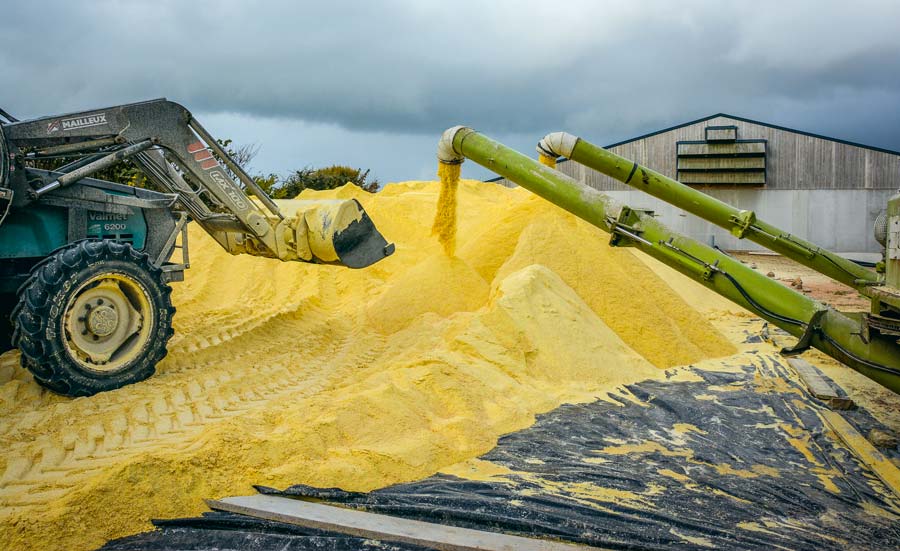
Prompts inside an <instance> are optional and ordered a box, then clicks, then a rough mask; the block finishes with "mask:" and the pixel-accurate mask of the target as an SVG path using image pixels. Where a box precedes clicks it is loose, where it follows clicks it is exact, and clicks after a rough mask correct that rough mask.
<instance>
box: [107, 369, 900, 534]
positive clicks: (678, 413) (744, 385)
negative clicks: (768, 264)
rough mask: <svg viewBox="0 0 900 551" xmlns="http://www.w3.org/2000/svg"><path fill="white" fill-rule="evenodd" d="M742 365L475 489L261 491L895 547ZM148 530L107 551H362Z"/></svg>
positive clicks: (579, 527)
mask: <svg viewBox="0 0 900 551" xmlns="http://www.w3.org/2000/svg"><path fill="white" fill-rule="evenodd" d="M739 358H740V357H739ZM743 358H745V359H746V361H745V365H740V364H737V365H733V366H731V367H732V369H731V370H730V371H704V370H701V369H695V370H694V373H696V375H698V378H699V379H701V380H696V381H690V382H677V381H646V382H642V383H639V384H635V385H630V386H628V387H627V392H626V393H624V394H621V395H619V396H618V398H617V401H616V400H613V401H598V402H595V403H591V404H583V405H565V406H562V407H560V408H558V409H557V410H555V411H553V412H550V413H548V414H545V415H543V416H541V417H540V418H539V419H538V421H537V423H536V424H535V425H534V426H532V427H530V428H528V429H526V430H523V431H520V432H518V433H514V434H510V435H507V436H504V437H503V438H501V439H500V441H499V443H498V445H497V447H496V448H495V449H494V450H492V451H491V452H489V453H488V454H486V455H484V456H482V457H481V458H480V461H481V462H487V464H489V465H491V466H492V467H493V470H494V471H497V472H501V475H500V476H499V477H497V476H495V477H488V478H485V477H484V476H481V475H478V474H477V472H478V466H479V465H484V463H479V462H474V463H472V465H473V468H474V471H473V478H474V479H468V478H461V477H459V476H451V475H448V474H437V475H435V476H432V477H430V478H428V479H425V480H421V481H417V482H412V483H408V484H401V485H396V486H393V487H389V488H385V489H382V490H377V491H374V492H370V493H366V494H361V493H352V492H345V491H342V490H338V489H318V488H312V487H309V486H303V485H297V486H292V487H290V488H288V489H286V490H283V491H279V490H275V489H272V488H264V487H260V488H258V489H259V491H261V492H263V493H267V494H274V495H282V496H289V497H307V498H309V497H312V498H316V499H323V500H326V501H329V502H333V503H338V504H341V505H343V506H349V507H357V508H361V509H364V510H367V511H370V512H374V513H381V514H388V515H396V516H402V517H406V518H412V519H417V520H424V521H429V522H437V523H445V524H450V525H456V526H463V527H467V528H475V529H480V530H493V531H502V532H507V533H511V534H516V535H524V536H532V537H543V538H552V539H560V540H565V541H571V542H576V543H581V544H587V545H595V546H598V547H603V548H609V549H672V548H678V549H710V548H715V549H767V550H768V549H792V550H793V549H817V550H821V549H847V548H851V549H872V550H876V549H898V548H900V527H898V523H897V520H898V519H900V516H898V511H900V503H898V500H897V498H896V496H894V495H893V494H891V493H890V491H889V489H887V488H886V487H885V486H884V485H883V484H882V483H881V482H880V481H879V480H878V479H877V478H876V477H874V476H873V475H872V474H871V473H870V472H869V471H867V470H866V469H865V468H864V467H863V466H862V465H861V464H860V463H859V462H858V461H857V459H856V458H855V457H854V456H852V454H851V453H850V452H849V451H848V450H846V449H845V448H844V447H842V446H841V445H840V444H839V443H838V442H837V441H836V439H835V437H834V436H833V435H832V434H830V430H829V429H828V427H827V425H826V424H825V423H824V422H823V420H822V418H821V417H820V416H819V414H818V412H819V411H820V410H821V409H820V408H821V407H822V406H821V404H819V403H818V402H816V401H815V400H814V399H812V398H810V397H809V396H808V395H807V394H806V393H805V392H804V391H803V390H802V389H801V388H800V387H799V386H798V385H797V384H795V383H793V382H791V381H790V380H789V378H788V373H787V369H788V368H787V367H786V366H785V365H784V364H783V363H782V360H781V359H780V358H779V357H778V356H775V355H772V354H758V355H756V356H749V355H745V356H743ZM735 361H736V360H735ZM613 397H614V398H615V397H616V396H615V395H614V396H613ZM845 413H846V415H847V418H848V420H850V421H851V423H853V424H854V425H856V426H857V428H858V429H859V430H860V431H861V432H863V433H865V432H866V431H868V430H869V429H871V428H874V427H877V426H878V423H877V422H876V421H875V419H873V418H872V417H871V416H870V415H869V414H868V413H866V412H865V411H864V410H856V411H853V412H845ZM891 453H893V454H894V455H896V452H889V453H888V454H889V455H890V454H891ZM464 471H465V469H463V472H462V475H463V476H467V475H465V472H464ZM456 472H457V473H460V471H459V470H457V471H456ZM156 524H157V526H158V529H157V530H156V531H153V532H148V533H145V534H139V535H137V536H132V537H130V538H124V539H121V540H117V541H115V542H110V543H109V544H108V545H107V546H106V547H104V549H105V550H109V551H112V550H119V551H122V550H132V549H147V550H158V549H197V550H199V549H269V548H277V549H359V548H364V547H363V543H364V542H362V541H361V540H359V539H357V538H347V537H342V536H339V535H336V534H322V533H312V532H310V531H304V530H302V529H300V528H297V527H292V526H289V525H282V524H280V523H272V522H268V521H262V520H256V519H252V518H249V517H242V516H240V515H230V514H224V513H212V514H209V515H206V516H204V517H201V518H196V519H179V520H176V521H157V523H156ZM249 542H257V543H254V545H262V546H261V547H260V546H257V547H252V546H250V545H249V544H248V543H249ZM370 543H372V544H373V545H374V544H375V543H374V542H370ZM379 545H384V546H385V547H382V548H384V549H418V548H417V547H413V546H406V547H404V546H400V545H395V546H392V544H386V543H380V544H379Z"/></svg>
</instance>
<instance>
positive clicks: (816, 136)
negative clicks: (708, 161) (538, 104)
mask: <svg viewBox="0 0 900 551" xmlns="http://www.w3.org/2000/svg"><path fill="white" fill-rule="evenodd" d="M716 117H726V118H729V119H734V120H736V121H741V122H749V123H751V124H758V125H760V126H767V127H769V128H774V129H776V130H783V131H785V132H793V133H794V134H802V135H804V136H810V137H812V138H819V139H822V140H829V141H832V142H838V143H842V144H846V145H852V146H854V147H861V148H863V149H871V150H872V151H880V152H881V153H888V154H891V155H900V151H893V150H891V149H885V148H883V147H875V146H872V145H866V144H861V143H857V142H851V141H847V140H842V139H840V138H832V137H830V136H823V135H821V134H813V133H812V132H804V131H803V130H797V129H796V128H788V127H786V126H778V125H777V124H771V123H768V122H762V121H757V120H753V119H748V118H746V117H738V116H736V115H729V114H728V113H716V114H715V115H709V116H707V117H703V118H700V119H697V120H693V121H688V122H685V123H681V124H676V125H675V126H670V127H668V128H663V129H662V130H656V131H654V132H650V133H649V134H643V135H641V136H636V137H634V138H628V139H627V140H622V141H621V142H616V143H612V144H609V145H607V146H605V148H607V149H609V148H610V147H616V146H619V145H624V144H627V143H631V142H636V141H638V140H643V139H645V138H649V137H651V136H656V135H657V134H663V133H665V132H670V131H672V130H677V129H679V128H684V127H685V126H690V125H692V124H697V123H700V122H704V121H708V120H712V119H714V118H716Z"/></svg>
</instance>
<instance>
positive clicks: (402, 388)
mask: <svg viewBox="0 0 900 551" xmlns="http://www.w3.org/2000/svg"><path fill="white" fill-rule="evenodd" d="M448 168H452V167H448ZM455 168H456V169H458V167H455ZM458 187H459V191H458V194H457V195H456V197H457V200H458V203H459V209H460V212H464V213H465V216H463V217H460V218H459V220H458V227H457V228H456V239H455V241H456V243H457V245H458V246H457V248H456V251H455V253H456V254H455V256H453V255H449V256H448V254H446V252H445V249H444V246H445V245H446V244H447V243H452V242H453V241H452V240H446V239H444V237H441V239H442V240H443V245H442V244H441V243H439V242H438V240H436V239H435V238H434V237H433V236H431V235H430V233H429V230H430V228H431V226H432V222H433V214H434V208H435V204H436V203H437V202H438V200H439V197H438V196H439V188H440V186H439V184H438V183H436V182H407V183H402V184H391V185H388V186H386V188H385V189H384V190H382V191H381V192H379V193H377V194H369V193H366V192H363V191H361V190H360V189H359V188H357V187H354V186H350V185H348V186H345V187H343V188H340V189H338V190H333V191H329V192H315V191H306V192H304V193H303V194H302V196H301V197H302V198H309V199H314V198H336V197H340V198H350V197H353V198H356V199H358V200H359V201H360V202H361V203H362V205H363V206H364V207H365V208H366V210H367V211H368V213H369V215H370V216H371V217H372V219H373V221H374V222H375V224H376V225H377V226H378V228H379V229H380V230H381V231H382V232H383V233H384V235H385V236H386V237H387V239H388V240H390V241H393V242H394V243H396V246H397V250H396V252H395V253H394V255H393V256H391V257H389V258H387V259H385V260H384V261H383V262H380V263H378V264H376V265H374V266H372V267H370V268H367V269H364V270H348V269H344V268H339V267H333V266H315V265H308V264H301V263H281V262H278V261H276V260H268V259H262V258H254V257H249V256H231V255H229V254H227V253H226V252H224V251H223V250H222V249H221V248H220V247H219V246H218V245H217V244H216V243H214V242H213V241H212V240H211V239H210V238H209V237H208V236H206V235H205V234H204V233H203V232H202V231H200V230H199V229H198V228H197V227H192V228H191V230H190V239H191V269H190V270H189V271H188V273H187V274H186V280H185V281H184V282H183V283H176V284H173V288H174V293H173V301H174V303H175V305H176V306H177V308H178V314H177V315H176V316H175V325H176V335H175V337H174V338H173V339H172V341H171V343H170V347H169V350H170V352H169V355H168V356H167V357H166V359H165V360H164V361H163V362H162V363H161V364H160V365H159V367H158V370H157V374H156V375H155V376H154V377H152V378H150V379H148V380H147V381H144V382H142V383H139V384H137V385H132V386H129V387H126V388H123V389H119V390H117V391H113V392H107V393H103V394H100V395H97V396H93V397H90V398H78V399H69V398H63V397H59V396H55V395H53V394H50V393H48V392H46V391H43V390H41V389H40V387H38V386H37V385H36V384H35V383H34V381H33V380H32V379H31V377H30V376H29V375H27V374H25V373H24V372H23V370H22V369H21V368H19V367H18V365H17V357H16V355H15V354H13V353H7V354H4V355H3V356H0V419H3V422H2V423H0V541H2V542H4V545H3V547H4V548H7V549H17V550H18V549H74V550H78V549H91V548H95V547H97V546H99V545H101V544H102V543H103V542H104V541H106V540H107V539H109V538H114V537H119V536H123V535H126V534H129V533H134V532H136V531H140V530H144V529H149V528H150V524H149V523H148V519H150V518H166V517H174V516H183V515H193V514H197V513H199V512H201V511H203V510H204V505H203V502H202V499H203V498H218V497H223V496H228V495H239V494H246V493H250V492H252V491H253V490H252V487H251V485H252V484H263V485H268V486H275V487H286V486H288V485H290V484H296V483H305V484H312V485H316V486H324V487H332V486H338V487H341V488H345V489H348V490H362V491H365V490H371V489H374V488H378V487H382V486H385V485H388V484H393V483H397V482H403V481H409V480H414V479H418V478H421V477H426V476H429V475H431V474H433V473H435V472H436V471H438V470H440V469H443V468H447V467H449V466H451V465H453V464H455V463H458V462H461V461H465V460H468V459H471V458H474V457H477V456H479V455H481V454H483V453H485V452H487V451H489V450H490V449H491V448H492V447H493V446H494V445H495V443H496V440H497V438H498V436H500V435H502V434H504V433H507V432H510V431H515V430H519V429H522V428H525V427H527V426H528V425H530V424H531V423H533V422H534V416H535V415H536V414H538V413H541V412H545V411H549V410H551V409H553V408H556V407H557V406H559V405H560V404H561V403H564V402H579V401H581V402H583V401H591V400H594V399H596V398H598V397H603V396H605V395H606V393H607V392H608V391H612V390H613V389H615V388H616V387H618V386H619V385H622V384H625V383H629V382H633V381H637V380H642V379H647V378H654V377H660V376H662V375H663V374H664V372H663V371H662V370H661V369H658V368H665V367H669V366H674V365H680V364H687V363H691V362H695V361H697V360H700V359H702V358H707V357H713V356H722V355H729V354H732V353H733V352H734V348H733V346H732V345H731V344H730V343H729V342H728V341H726V339H725V338H724V337H723V336H722V335H720V334H719V333H718V332H717V331H716V330H715V329H714V328H713V327H712V326H711V325H710V324H709V323H708V322H707V321H706V318H705V317H704V316H703V315H701V314H699V313H698V312H697V311H696V310H694V309H693V308H691V307H690V306H689V305H688V304H687V303H686V302H685V301H684V300H683V299H682V298H680V295H679V294H676V293H673V292H672V289H671V288H670V287H669V286H668V285H667V282H666V281H664V280H663V279H662V278H661V277H660V276H658V275H656V273H655V272H654V271H653V270H651V269H650V268H648V266H647V265H645V264H644V263H643V262H642V261H641V260H639V259H638V258H637V257H636V256H634V254H633V253H632V252H630V251H629V250H626V249H613V248H610V247H609V246H608V245H607V242H608V236H606V235H605V234H603V233H602V232H600V231H599V230H597V229H596V228H594V227H592V226H590V225H588V224H586V223H584V222H582V221H580V220H578V219H576V218H575V217H573V216H570V215H569V214H567V213H565V212H563V211H562V210H560V209H558V208H557V207H555V206H553V205H551V204H549V203H547V202H546V201H543V200H541V199H539V198H537V197H535V196H533V195H532V194H530V193H528V192H527V191H525V190H522V189H507V188H504V187H500V186H494V185H488V184H484V183H479V182H472V181H465V180H463V181H461V182H459V184H458ZM441 227H444V226H441ZM438 233H439V235H442V236H444V235H450V234H441V232H438ZM447 252H453V248H452V246H451V247H450V251H447ZM682 294H683V293H682Z"/></svg>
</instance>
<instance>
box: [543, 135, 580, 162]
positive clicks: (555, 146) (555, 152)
mask: <svg viewBox="0 0 900 551" xmlns="http://www.w3.org/2000/svg"><path fill="white" fill-rule="evenodd" d="M576 143H578V136H573V135H571V134H569V133H568V132H551V133H550V134H547V135H546V136H544V137H543V138H541V141H539V142H538V145H537V152H538V153H543V154H544V155H546V156H548V157H553V158H554V159H555V158H557V157H565V158H566V159H568V158H570V157H571V156H572V150H573V149H575V144H576Z"/></svg>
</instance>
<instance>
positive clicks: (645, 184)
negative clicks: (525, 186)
mask: <svg viewBox="0 0 900 551" xmlns="http://www.w3.org/2000/svg"><path fill="white" fill-rule="evenodd" d="M538 150H539V151H541V152H542V153H544V154H545V155H548V156H551V157H553V158H556V157H566V158H567V159H571V160H572V161H575V162H576V163H579V164H582V165H584V166H587V167H590V168H592V169H594V170H596V171H598V172H601V173H603V174H606V175H607V176H609V177H610V178H614V179H616V180H618V181H620V182H622V183H623V184H626V185H629V186H631V187H633V188H635V189H637V190H639V191H643V192H645V193H647V194H649V195H652V196H654V197H656V198H658V199H661V200H663V201H665V202H667V203H669V204H671V205H675V206H676V207H678V208H681V209H684V210H686V211H688V212H690V213H691V214H694V215H696V216H699V217H700V218H703V219H704V220H708V221H709V222H712V223H713V224H716V225H717V226H720V227H722V228H725V229H726V230H728V231H729V232H730V233H731V234H732V235H734V236H735V237H737V238H739V239H749V240H750V241H753V242H754V243H757V244H759V245H762V246H763V247H766V248H767V249H770V250H772V251H775V252H777V253H779V254H781V255H783V256H786V257H788V258H791V259H793V260H796V261H797V262H799V263H800V264H803V265H805V266H808V267H810V268H812V269H813V270H816V271H817V272H819V273H821V274H825V275H827V276H828V277H830V278H832V279H834V280H836V281H840V282H841V283H843V284H845V285H848V286H850V287H853V288H854V289H856V290H858V291H859V292H861V293H863V294H868V288H869V287H870V286H871V285H875V284H878V283H879V282H880V277H879V275H878V274H877V273H875V272H874V271H872V270H869V269H867V268H864V267H862V266H860V265H858V264H856V263H854V262H852V261H850V260H847V259H846V258H843V257H841V256H839V255H836V254H834V253H833V252H831V251H828V250H825V249H822V248H820V247H818V246H816V245H814V244H813V243H810V242H808V241H805V240H803V239H800V238H799V237H797V236H794V235H791V234H789V233H787V232H785V231H782V230H781V229H779V228H776V227H775V226H773V225H771V224H768V223H766V222H764V221H762V220H758V219H757V218H756V214H755V213H754V212H753V211H749V210H740V209H737V208H735V207H733V206H731V205H729V204H728V203H725V202H722V201H720V200H718V199H716V198H715V197H712V196H710V195H707V194H706V193H703V192H701V191H698V190H696V189H693V188H691V187H688V186H686V185H684V184H682V183H681V182H679V181H677V180H673V179H672V178H669V177H667V176H664V175H662V174H660V173H659V172H656V171H655V170H652V169H650V168H647V167H645V166H641V165H640V164H638V163H636V162H634V161H631V160H629V159H626V158H625V157H621V156H619V155H616V154H615V153H613V152H611V151H608V150H606V149H603V148H602V147H599V146H596V145H594V144H592V143H590V142H588V141H587V140H585V139H583V138H578V137H576V136H573V135H572V134H568V133H566V132H553V133H552V134H547V135H546V136H544V138H543V139H541V141H540V142H539V143H538Z"/></svg>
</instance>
